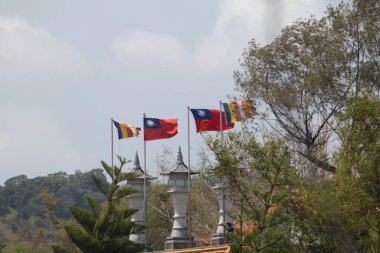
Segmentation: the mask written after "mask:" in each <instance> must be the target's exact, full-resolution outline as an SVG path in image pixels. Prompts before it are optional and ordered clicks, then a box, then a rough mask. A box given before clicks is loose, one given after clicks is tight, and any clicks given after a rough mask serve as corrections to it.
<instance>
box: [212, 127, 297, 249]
mask: <svg viewBox="0 0 380 253" xmlns="http://www.w3.org/2000/svg"><path fill="white" fill-rule="evenodd" d="M210 147H211V149H212V150H213V151H214V152H215V156H216V160H217V163H218V164H217V166H216V168H215V173H216V174H217V175H219V176H222V175H223V176H226V177H227V178H228V179H229V182H230V188H231V190H230V193H231V198H232V200H235V202H236V203H235V206H237V207H238V209H237V212H235V214H234V216H235V218H236V220H238V221H240V222H241V225H243V223H246V224H248V227H249V229H248V230H246V231H243V228H242V226H240V229H236V231H237V232H236V233H233V234H231V235H230V236H229V238H230V240H231V246H232V248H233V250H234V252H277V251H279V250H282V251H285V250H286V249H290V247H291V245H290V244H291V240H288V239H289V236H287V234H286V229H284V227H286V223H287V221H288V218H287V217H286V213H285V212H284V207H285V206H286V205H287V203H288V201H289V199H290V192H291V191H292V189H293V187H294V184H295V182H296V180H297V177H296V174H295V172H296V170H295V168H294V167H293V166H292V162H291V152H290V150H289V149H288V148H287V147H286V146H285V145H284V144H283V142H282V141H279V140H276V139H269V140H267V141H265V143H264V144H263V145H262V144H259V143H258V142H256V140H255V139H254V137H253V135H252V134H251V133H248V132H240V133H233V134H232V133H231V134H229V135H228V138H227V140H226V143H220V142H219V141H214V142H213V143H211V144H210Z"/></svg>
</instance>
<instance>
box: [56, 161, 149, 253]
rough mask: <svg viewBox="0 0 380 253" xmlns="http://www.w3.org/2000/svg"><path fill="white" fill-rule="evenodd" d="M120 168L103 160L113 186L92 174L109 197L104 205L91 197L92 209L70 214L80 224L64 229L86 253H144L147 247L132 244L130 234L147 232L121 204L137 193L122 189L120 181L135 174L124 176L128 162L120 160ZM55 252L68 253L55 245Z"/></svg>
mask: <svg viewBox="0 0 380 253" xmlns="http://www.w3.org/2000/svg"><path fill="white" fill-rule="evenodd" d="M119 161H120V163H121V165H120V166H119V167H117V166H114V167H111V166H109V165H108V164H107V163H105V162H104V161H102V162H101V163H102V166H103V168H104V170H105V171H106V173H107V174H108V176H109V177H110V178H111V184H110V185H107V184H105V183H104V182H103V181H102V180H101V179H100V178H99V177H97V176H96V175H93V176H92V177H93V179H94V181H95V183H96V185H97V187H98V188H99V190H100V191H101V192H102V193H103V194H104V196H105V197H106V202H105V203H103V204H99V203H96V201H95V200H94V199H93V198H91V197H88V198H87V200H88V203H89V205H90V207H91V209H90V210H87V209H83V208H78V207H75V206H71V207H70V211H71V213H72V214H73V215H74V218H75V219H76V220H77V222H78V223H79V225H80V226H79V225H74V226H73V225H66V226H65V230H66V232H67V234H68V235H69V237H70V238H71V240H72V241H73V242H74V243H75V244H76V245H77V246H78V248H80V249H81V250H82V251H83V252H84V253H124V252H128V253H132V252H141V251H142V250H143V249H144V245H141V244H136V243H133V242H131V241H130V240H129V235H130V234H131V233H136V232H138V231H141V229H144V227H143V226H141V225H138V224H136V223H134V222H132V221H131V216H132V215H133V214H134V213H135V212H136V210H134V209H129V208H125V207H123V206H122V204H121V203H120V201H121V200H122V199H124V198H125V197H127V196H128V195H130V194H132V193H134V192H135V191H134V190H133V189H132V188H130V187H121V186H120V182H122V181H125V180H128V179H131V178H133V177H134V174H133V173H123V172H122V167H123V166H124V165H125V164H126V163H127V161H126V160H125V159H123V158H120V157H119ZM52 248H53V250H54V252H55V253H64V252H66V253H67V252H68V251H67V250H66V249H64V247H62V246H58V245H54V246H52Z"/></svg>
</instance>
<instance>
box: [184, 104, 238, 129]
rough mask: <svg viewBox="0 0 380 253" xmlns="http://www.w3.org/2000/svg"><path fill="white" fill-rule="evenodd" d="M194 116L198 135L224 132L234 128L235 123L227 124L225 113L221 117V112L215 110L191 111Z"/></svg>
mask: <svg viewBox="0 0 380 253" xmlns="http://www.w3.org/2000/svg"><path fill="white" fill-rule="evenodd" d="M190 110H191V113H192V114H193V116H194V120H195V125H196V126H197V133H199V132H205V131H221V130H222V131H224V130H228V129H232V128H234V123H228V124H226V116H225V114H224V112H222V115H220V111H219V110H214V109H190ZM220 116H222V126H223V127H220Z"/></svg>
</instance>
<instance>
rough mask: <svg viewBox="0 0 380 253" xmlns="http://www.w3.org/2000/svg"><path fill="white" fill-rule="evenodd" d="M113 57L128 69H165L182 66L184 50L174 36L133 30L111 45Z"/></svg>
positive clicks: (185, 54) (184, 59) (184, 57)
mask: <svg viewBox="0 0 380 253" xmlns="http://www.w3.org/2000/svg"><path fill="white" fill-rule="evenodd" d="M111 52H112V54H113V56H114V57H115V58H116V59H117V60H118V61H119V62H121V63H123V64H126V65H128V66H129V67H134V68H139V67H144V68H155V69H157V68H158V69H162V68H164V69H166V68H173V67H175V66H178V65H181V64H184V63H185V61H186V58H187V57H188V52H187V50H186V48H185V47H184V46H183V45H182V44H181V42H180V41H179V40H178V39H177V38H175V37H174V36H171V35H168V34H158V33H151V32H147V31H141V30H135V31H132V32H129V33H126V34H122V35H119V36H117V37H116V38H115V39H114V40H113V41H112V43H111Z"/></svg>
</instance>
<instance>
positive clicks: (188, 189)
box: [187, 106, 192, 248]
mask: <svg viewBox="0 0 380 253" xmlns="http://www.w3.org/2000/svg"><path fill="white" fill-rule="evenodd" d="M187 164H188V166H189V171H188V174H187V181H188V184H187V191H188V192H189V199H188V203H189V204H188V205H189V244H190V245H189V246H190V248H191V247H192V243H191V191H192V189H191V175H190V107H189V106H188V107H187Z"/></svg>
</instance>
